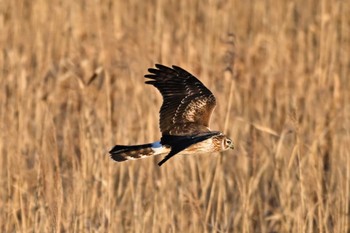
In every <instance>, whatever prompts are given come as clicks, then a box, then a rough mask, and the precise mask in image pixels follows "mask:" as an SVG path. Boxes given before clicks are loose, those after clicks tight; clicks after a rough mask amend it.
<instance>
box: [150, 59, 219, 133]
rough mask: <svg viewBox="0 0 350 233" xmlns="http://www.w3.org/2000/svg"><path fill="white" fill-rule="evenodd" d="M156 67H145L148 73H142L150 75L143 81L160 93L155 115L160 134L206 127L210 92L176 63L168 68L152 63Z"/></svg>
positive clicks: (213, 102) (210, 109) (212, 104)
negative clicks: (161, 102) (158, 106)
mask: <svg viewBox="0 0 350 233" xmlns="http://www.w3.org/2000/svg"><path fill="white" fill-rule="evenodd" d="M156 68H157V69H154V68H150V69H148V71H149V72H150V74H147V75H145V77H146V78H149V79H151V80H148V81H146V84H151V85H153V86H155V87H156V88H157V89H158V90H159V91H160V93H161V94H162V96H163V104H162V107H161V108H160V119H159V125H160V131H161V132H162V134H163V135H164V134H171V135H184V134H192V133H193V132H196V133H198V132H197V131H199V132H203V131H207V127H209V121H210V116H211V114H212V112H213V110H214V108H215V106H216V100H215V97H214V95H213V93H211V91H210V90H209V89H208V88H206V87H205V86H204V85H203V83H202V82H200V81H199V80H198V79H197V78H196V77H194V76H193V75H192V74H190V73H188V72H187V71H186V70H184V69H182V68H180V67H178V66H172V68H170V67H166V66H163V65H160V64H156ZM188 127H190V128H191V130H190V129H189V128H188ZM186 128H187V129H186ZM182 130H184V131H186V130H187V131H188V133H183V132H181V131H182Z"/></svg>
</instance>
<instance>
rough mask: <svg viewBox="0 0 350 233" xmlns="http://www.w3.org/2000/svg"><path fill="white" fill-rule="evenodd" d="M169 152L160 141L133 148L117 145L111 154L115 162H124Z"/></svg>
mask: <svg viewBox="0 0 350 233" xmlns="http://www.w3.org/2000/svg"><path fill="white" fill-rule="evenodd" d="M169 151H170V149H169V148H167V147H165V146H163V145H162V144H161V143H160V142H159V141H158V142H154V143H148V144H142V145H133V146H123V145H115V146H114V147H113V148H112V149H111V150H110V151H109V154H110V156H111V158H112V159H113V160H115V161H117V162H122V161H126V160H135V159H142V158H148V157H150V156H154V155H159V154H164V153H167V152H169Z"/></svg>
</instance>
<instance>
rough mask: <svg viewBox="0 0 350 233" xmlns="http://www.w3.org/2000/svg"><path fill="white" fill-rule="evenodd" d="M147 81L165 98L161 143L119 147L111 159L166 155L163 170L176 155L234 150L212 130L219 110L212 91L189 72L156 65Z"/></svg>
mask: <svg viewBox="0 0 350 233" xmlns="http://www.w3.org/2000/svg"><path fill="white" fill-rule="evenodd" d="M155 66H156V68H157V69H154V68H150V69H148V72H149V73H150V74H146V75H145V78H148V79H150V80H148V81H146V84H150V85H153V86H155V87H156V88H157V89H158V90H159V91H160V93H161V95H162V96H163V104H162V107H161V108H160V112H159V113H160V119H159V126H160V131H161V133H162V137H161V139H160V141H156V142H153V143H148V144H143V145H131V146H123V145H116V146H114V147H113V148H112V149H111V151H109V153H110V155H111V158H112V159H113V160H115V161H118V162H122V161H126V160H135V159H141V158H147V157H150V156H154V155H166V156H165V157H164V159H163V160H161V161H160V162H159V163H158V165H159V166H161V165H162V164H163V163H165V162H166V161H167V160H168V159H170V158H171V157H173V156H174V155H176V154H181V155H187V154H200V153H211V152H219V151H225V150H228V149H233V142H232V140H231V139H229V138H228V137H227V136H226V135H224V134H223V133H221V132H220V131H211V130H210V129H209V121H210V116H211V114H212V112H213V110H214V108H215V106H216V100H215V97H214V95H213V93H211V91H210V90H209V89H208V88H206V87H205V86H204V85H203V83H201V82H200V81H199V80H198V79H197V78H196V77H194V76H193V75H192V74H190V73H188V72H187V71H186V70H184V69H182V68H180V67H178V66H172V68H170V67H166V66H163V65H160V64H156V65H155Z"/></svg>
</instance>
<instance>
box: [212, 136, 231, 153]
mask: <svg viewBox="0 0 350 233" xmlns="http://www.w3.org/2000/svg"><path fill="white" fill-rule="evenodd" d="M216 138H217V139H218V142H221V150H223V151H224V150H228V149H234V144H233V141H232V140H231V139H230V138H228V137H227V136H226V135H223V134H220V135H218V136H216Z"/></svg>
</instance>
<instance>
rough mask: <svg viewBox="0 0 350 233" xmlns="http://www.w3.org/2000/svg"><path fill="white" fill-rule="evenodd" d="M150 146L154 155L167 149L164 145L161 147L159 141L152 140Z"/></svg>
mask: <svg viewBox="0 0 350 233" xmlns="http://www.w3.org/2000/svg"><path fill="white" fill-rule="evenodd" d="M151 146H152V147H151V148H152V150H153V152H154V155H158V154H162V153H165V152H167V151H168V150H167V148H166V147H163V145H162V143H160V141H156V142H153V143H152V144H151Z"/></svg>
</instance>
